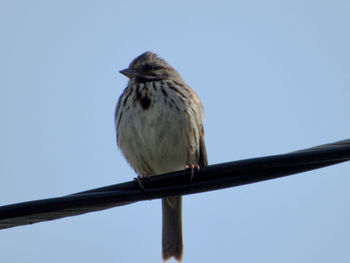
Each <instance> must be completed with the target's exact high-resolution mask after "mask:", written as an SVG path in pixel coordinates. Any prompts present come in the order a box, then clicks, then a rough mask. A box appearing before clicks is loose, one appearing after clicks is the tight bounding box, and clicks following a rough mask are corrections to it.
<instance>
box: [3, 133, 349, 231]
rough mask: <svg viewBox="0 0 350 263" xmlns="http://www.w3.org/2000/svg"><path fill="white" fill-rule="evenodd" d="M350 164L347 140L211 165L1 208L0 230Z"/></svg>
mask: <svg viewBox="0 0 350 263" xmlns="http://www.w3.org/2000/svg"><path fill="white" fill-rule="evenodd" d="M349 160H350V139H348V140H343V141H339V142H335V143H331V144H325V145H320V146H316V147H312V148H308V149H303V150H300V151H296V152H292V153H288V154H281V155H273V156H266V157H260V158H253V159H246V160H240V161H234V162H228V163H221V164H216V165H210V166H206V167H203V168H201V169H200V170H199V171H197V172H196V173H195V176H194V178H193V180H192V181H191V171H190V170H185V171H178V172H173V173H169V174H164V175H159V176H154V177H151V178H142V179H141V183H142V185H143V186H144V188H145V190H143V189H141V187H140V186H139V185H138V184H137V183H135V182H134V181H130V182H125V183H121V184H115V185H110V186H105V187H101V188H96V189H92V190H88V191H84V192H79V193H75V194H71V195H67V196H63V197H56V198H49V199H42V200H36V201H29V202H23V203H17V204H11V205H5V206H1V207H0V229H5V228H10V227H15V226H20V225H27V224H33V223H37V222H42V221H48V220H54V219H59V218H63V217H68V216H75V215H80V214H84V213H88V212H93V211H99V210H103V209H108V208H112V207H115V206H121V205H127V204H130V203H133V202H137V201H143V200H151V199H157V198H162V197H166V196H173V195H188V194H194V193H201V192H206V191H212V190H219V189H223V188H228V187H234V186H239V185H244V184H250V183H256V182H261V181H265V180H270V179H275V178H279V177H283V176H287V175H292V174H296V173H301V172H305V171H310V170H314V169H318V168H322V167H326V166H330V165H334V164H338V163H342V162H345V161H349Z"/></svg>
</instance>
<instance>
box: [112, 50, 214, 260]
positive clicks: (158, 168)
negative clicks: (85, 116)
mask: <svg viewBox="0 0 350 263" xmlns="http://www.w3.org/2000/svg"><path fill="white" fill-rule="evenodd" d="M120 73H122V74H124V75H125V76H127V77H128V78H129V83H128V86H127V87H126V88H125V90H124V91H123V93H122V95H121V96H120V98H119V101H118V104H117V106H116V110H115V125H116V131H117V143H118V146H119V148H120V149H121V151H122V153H123V154H124V156H125V158H126V160H127V161H128V162H129V164H130V165H131V166H132V167H133V168H134V170H135V171H136V173H137V174H138V176H139V177H141V178H142V177H150V176H156V175H160V174H164V173H169V172H174V171H179V170H183V169H185V167H188V166H190V167H194V166H197V165H199V166H200V167H203V166H206V165H208V160H207V153H206V148H205V142H204V129H203V124H202V121H203V119H204V109H203V105H202V103H201V101H200V99H199V97H198V95H197V94H196V93H195V92H194V91H193V90H192V89H191V88H190V87H189V86H187V85H186V83H185V81H184V80H183V79H182V77H181V76H180V74H179V73H178V72H177V71H176V70H175V69H174V68H173V67H171V66H170V65H169V64H168V63H167V62H166V61H165V60H163V59H162V58H160V57H159V56H158V55H156V54H154V53H152V52H145V53H143V54H141V55H140V56H138V57H137V58H135V59H134V60H133V61H132V62H131V63H130V65H129V67H128V68H127V69H124V70H121V71H120ZM162 215H163V229H162V256H163V260H164V261H167V260H169V259H170V258H171V257H174V258H175V259H176V260H177V261H181V260H182V256H183V238H182V197H181V196H172V197H167V198H163V199H162Z"/></svg>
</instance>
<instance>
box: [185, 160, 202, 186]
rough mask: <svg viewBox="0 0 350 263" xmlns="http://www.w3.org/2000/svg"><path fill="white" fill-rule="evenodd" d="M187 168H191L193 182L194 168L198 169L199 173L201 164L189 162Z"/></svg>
mask: <svg viewBox="0 0 350 263" xmlns="http://www.w3.org/2000/svg"><path fill="white" fill-rule="evenodd" d="M185 169H191V183H192V181H193V178H194V170H195V169H196V170H197V172H198V173H199V170H200V166H199V164H187V165H186V166H185Z"/></svg>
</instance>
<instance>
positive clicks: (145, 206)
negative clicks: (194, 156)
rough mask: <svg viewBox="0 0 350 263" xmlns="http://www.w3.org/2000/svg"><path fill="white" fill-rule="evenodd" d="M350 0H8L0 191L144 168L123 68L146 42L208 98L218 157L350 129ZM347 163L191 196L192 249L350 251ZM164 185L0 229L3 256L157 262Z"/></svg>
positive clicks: (259, 152) (216, 254)
mask: <svg viewBox="0 0 350 263" xmlns="http://www.w3.org/2000/svg"><path fill="white" fill-rule="evenodd" d="M349 14H350V2H349V1H345V0H344V1H322V0H321V1H319V0H318V1H316V0H314V1H310V0H303V1H270V0H267V1H257V0H251V1H243V0H240V1H164V0H159V1H6V0H5V1H1V3H0V30H1V41H0V57H1V59H0V119H1V129H0V176H1V184H0V202H1V205H5V204H9V203H15V202H20V201H28V200H34V199H40V198H48V197H56V196H61V195H65V194H70V193H73V192H78V191H83V190H87V189H90V188H95V187H99V186H104V185H109V184H114V183H119V182H124V181H128V180H131V179H132V178H133V177H135V174H134V172H133V170H132V169H131V168H130V167H129V166H128V165H127V163H126V161H125V160H124V158H123V156H122V155H121V153H120V152H119V151H118V150H117V147H116V143H115V131H114V123H113V112H114V107H115V104H116V102H117V99H118V97H119V95H120V94H121V92H122V90H123V89H124V87H125V86H126V83H127V79H126V78H125V77H124V76H122V75H121V74H119V73H118V70H120V69H123V68H125V67H127V66H128V64H129V63H130V61H131V60H132V59H133V58H134V57H136V56H137V55H139V54H140V53H141V52H144V51H146V50H151V51H154V52H156V53H158V54H159V55H160V56H162V57H163V58H164V59H166V60H167V61H168V62H169V63H170V64H171V65H173V66H174V67H175V68H176V69H177V70H178V71H179V72H180V73H181V74H182V76H183V77H184V79H185V80H186V82H187V83H188V84H189V85H190V86H191V87H192V88H193V89H194V90H196V92H197V93H198V94H199V95H200V97H201V98H202V101H203V104H204V106H205V110H206V115H207V120H206V122H205V129H206V144H207V150H208V156H209V162H210V164H214V163H220V162H224V161H231V160H237V159H244V158H251V157H258V156H264V155H271V154H279V153H286V152H289V151H293V150H298V149H302V148H307V147H311V146H314V145H319V144H323V143H328V142H333V141H337V140H341V139H346V138H349V137H350V121H349V112H350V111H349V108H350V103H349V101H350V48H349V47H350V34H349V28H350V16H349ZM349 187H350V163H344V164H341V165H337V166H334V167H329V168H324V169H321V170H316V171H313V172H309V173H303V174H299V175H294V176H291V177H286V178H282V179H277V180H272V181H268V182H262V183H257V184H253V185H247V186H243V187H238V188H231V189H226V190H222V191H216V192H210V193H205V194H198V195H193V196H186V197H185V198H184V212H183V214H184V242H185V255H184V261H183V262H184V263H185V262H240V263H255V262H266V263H271V262H278V263H279V262H284V263H295V262H318V263H323V262H324V263H326V262H327V263H328V262H337V263H343V262H344V263H345V262H346V263H348V262H350V253H349V249H350V227H349V222H350V209H349V202H350V192H349ZM160 239H161V207H160V202H159V200H155V201H147V202H140V203H137V204H133V205H129V206H125V207H119V208H114V209H110V210H106V211H101V212H97V213H91V214H86V215H82V216H77V217H70V218H66V219H61V220H56V221H52V222H45V223H39V224H35V225H31V226H23V227H17V228H13V229H8V230H3V231H0V261H1V262H6V263H7V262H10V263H17V262H50V263H56V262H57V263H58V262H60V263H61V262H84V263H88V262H124V263H128V262H161V256H160V250H161V247H160V244H161V242H160Z"/></svg>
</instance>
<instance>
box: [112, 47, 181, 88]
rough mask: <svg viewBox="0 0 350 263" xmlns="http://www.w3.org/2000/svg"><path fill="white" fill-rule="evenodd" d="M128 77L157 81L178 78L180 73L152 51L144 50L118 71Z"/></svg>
mask: <svg viewBox="0 0 350 263" xmlns="http://www.w3.org/2000/svg"><path fill="white" fill-rule="evenodd" d="M119 72H120V73H122V74H123V75H125V76H127V77H128V78H130V79H140V80H142V81H157V80H164V79H176V78H180V79H181V76H180V74H179V73H178V72H177V71H176V70H175V69H174V68H173V67H172V66H170V65H169V64H168V63H167V62H166V61H165V60H163V59H162V58H160V57H159V56H158V55H157V54H155V53H152V52H149V51H147V52H145V53H143V54H141V55H140V56H138V57H137V58H135V59H134V60H133V61H132V62H131V63H130V65H129V67H128V68H126V69H123V70H121V71H119Z"/></svg>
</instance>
